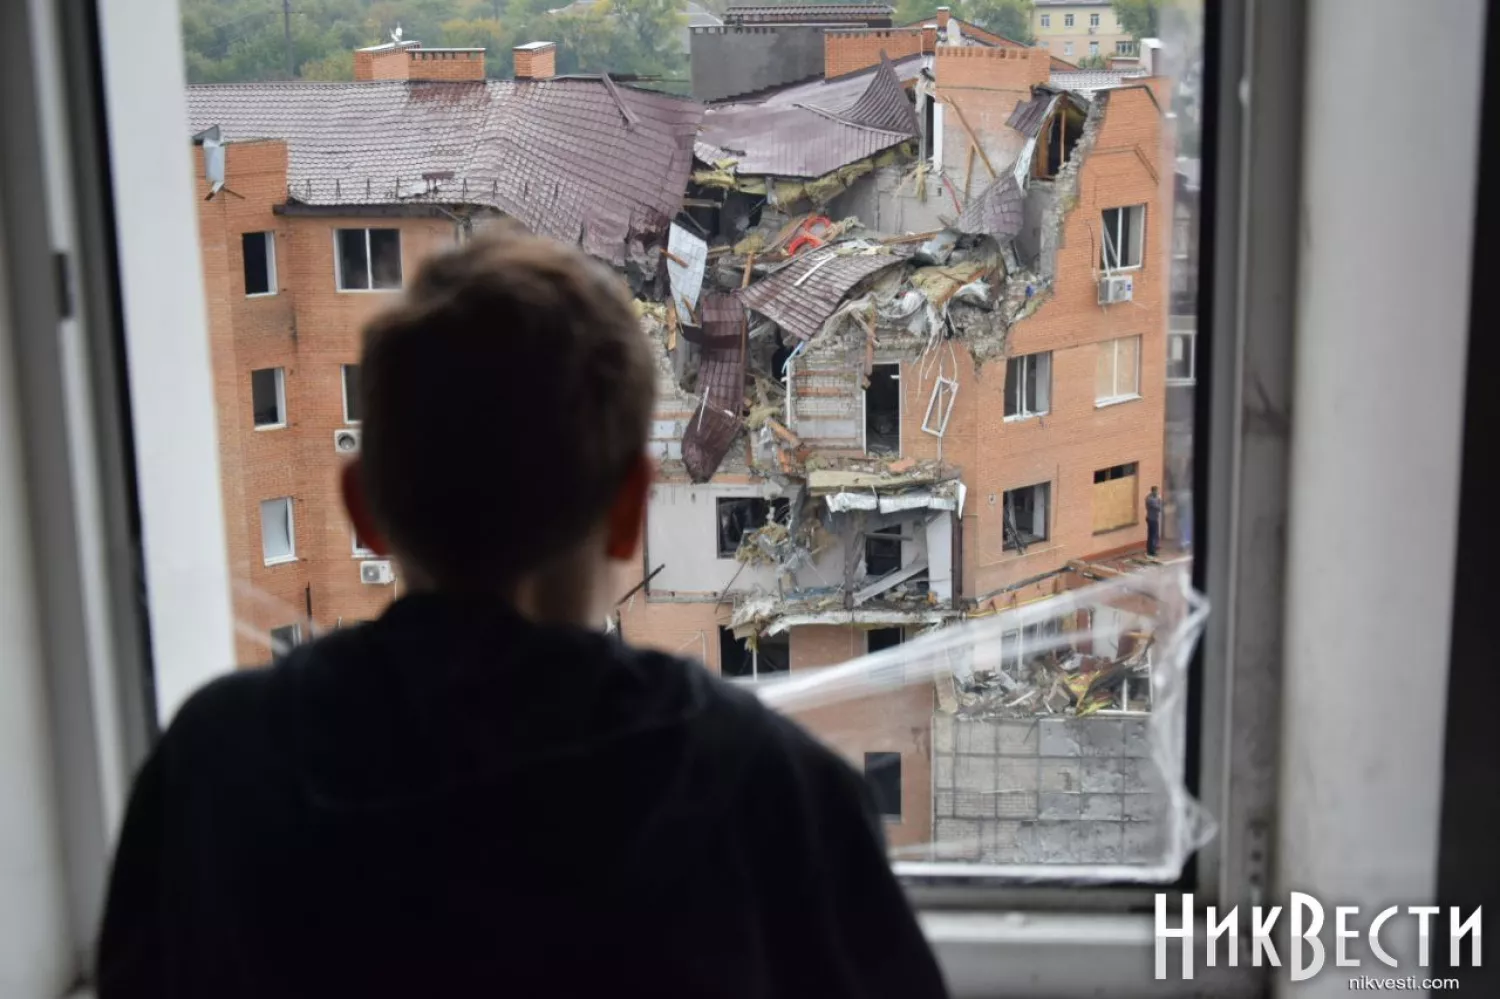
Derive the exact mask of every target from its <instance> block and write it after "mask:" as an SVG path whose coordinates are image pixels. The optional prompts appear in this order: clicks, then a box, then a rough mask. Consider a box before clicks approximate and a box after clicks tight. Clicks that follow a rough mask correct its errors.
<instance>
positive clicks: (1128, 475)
mask: <svg viewBox="0 0 1500 999" xmlns="http://www.w3.org/2000/svg"><path fill="white" fill-rule="evenodd" d="M1138 469H1139V466H1138V465H1137V464H1136V463H1135V462H1133V461H1132V462H1130V463H1129V464H1125V465H1114V466H1112V467H1110V468H1101V469H1099V470H1098V471H1097V472H1095V473H1094V497H1093V503H1094V533H1095V534H1103V533H1105V532H1106V531H1115V530H1119V529H1120V528H1122V527H1129V526H1131V525H1132V524H1134V523H1135V522H1136V516H1137V511H1136V499H1137V496H1138V495H1139V494H1138V491H1137V489H1136V484H1137V482H1138V481H1139V479H1140V475H1139V474H1138Z"/></svg>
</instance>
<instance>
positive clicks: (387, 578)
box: [359, 559, 396, 586]
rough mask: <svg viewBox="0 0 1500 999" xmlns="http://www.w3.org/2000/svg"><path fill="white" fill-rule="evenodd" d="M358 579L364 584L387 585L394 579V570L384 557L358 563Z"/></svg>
mask: <svg viewBox="0 0 1500 999" xmlns="http://www.w3.org/2000/svg"><path fill="white" fill-rule="evenodd" d="M359 581H360V582H361V583H364V584H365V585H366V586H389V585H390V584H391V583H394V582H395V581H396V571H395V570H394V569H392V568H391V563H390V562H389V561H387V560H385V559H379V560H376V561H372V562H361V563H360V564H359Z"/></svg>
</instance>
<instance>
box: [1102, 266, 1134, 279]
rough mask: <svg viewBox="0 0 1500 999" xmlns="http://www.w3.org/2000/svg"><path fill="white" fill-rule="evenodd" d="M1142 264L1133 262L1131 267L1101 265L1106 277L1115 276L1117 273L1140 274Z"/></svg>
mask: <svg viewBox="0 0 1500 999" xmlns="http://www.w3.org/2000/svg"><path fill="white" fill-rule="evenodd" d="M1141 266H1142V265H1141V264H1132V265H1130V266H1129V267H1107V268H1106V267H1101V268H1100V270H1101V271H1103V272H1104V276H1105V277H1114V276H1115V275H1116V274H1139V273H1140V271H1141Z"/></svg>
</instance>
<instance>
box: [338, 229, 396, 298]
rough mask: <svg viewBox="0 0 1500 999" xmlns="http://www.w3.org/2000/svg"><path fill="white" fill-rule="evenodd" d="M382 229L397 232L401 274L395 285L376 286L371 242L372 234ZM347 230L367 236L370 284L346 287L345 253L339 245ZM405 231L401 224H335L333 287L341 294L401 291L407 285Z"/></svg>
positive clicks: (367, 269)
mask: <svg viewBox="0 0 1500 999" xmlns="http://www.w3.org/2000/svg"><path fill="white" fill-rule="evenodd" d="M376 230H380V231H383V232H394V233H395V234H396V263H397V266H398V267H399V268H400V276H399V278H398V279H397V281H396V284H395V285H394V286H393V287H389V288H377V287H375V253H374V250H373V248H372V247H371V244H370V234H371V233H372V232H375V231H376ZM345 232H362V233H364V236H365V280H366V281H368V282H369V285H368V286H366V287H364V288H345V287H344V255H343V253H342V247H341V246H340V245H339V234H340V233H345ZM402 236H403V233H402V230H401V228H400V227H399V226H385V225H377V226H368V225H367V226H334V227H333V287H334V290H335V291H336V292H338V293H339V294H340V295H389V294H391V293H392V292H399V291H401V290H403V289H404V288H405V287H406V246H405V243H406V241H405V240H404V239H403V238H402Z"/></svg>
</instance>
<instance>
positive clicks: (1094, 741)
mask: <svg viewBox="0 0 1500 999" xmlns="http://www.w3.org/2000/svg"><path fill="white" fill-rule="evenodd" d="M1071 724H1072V726H1073V729H1074V732H1075V733H1076V734H1075V736H1074V741H1076V742H1077V743H1078V752H1079V755H1080V756H1124V755H1125V722H1124V720H1123V719H1120V718H1080V719H1077V720H1076V721H1074V722H1072V723H1071Z"/></svg>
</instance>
